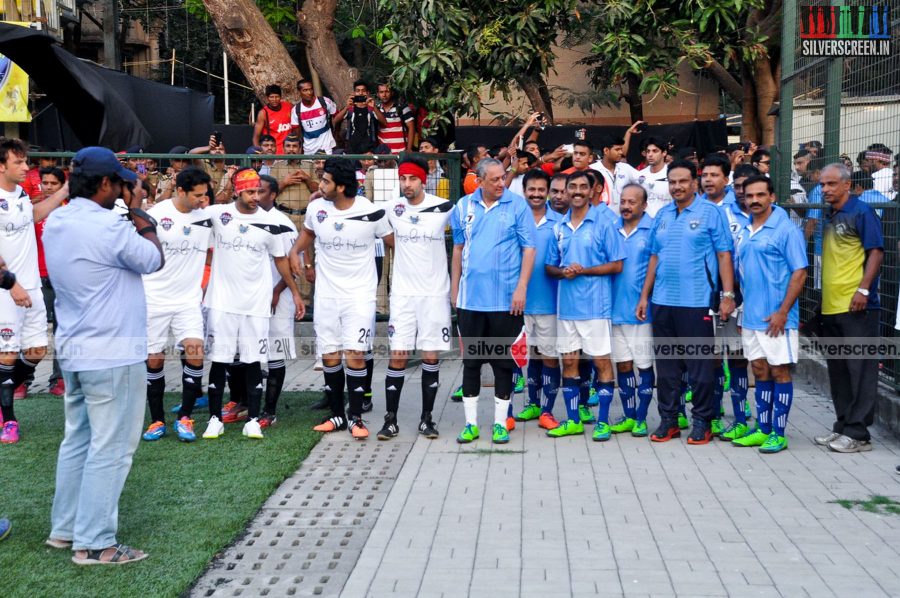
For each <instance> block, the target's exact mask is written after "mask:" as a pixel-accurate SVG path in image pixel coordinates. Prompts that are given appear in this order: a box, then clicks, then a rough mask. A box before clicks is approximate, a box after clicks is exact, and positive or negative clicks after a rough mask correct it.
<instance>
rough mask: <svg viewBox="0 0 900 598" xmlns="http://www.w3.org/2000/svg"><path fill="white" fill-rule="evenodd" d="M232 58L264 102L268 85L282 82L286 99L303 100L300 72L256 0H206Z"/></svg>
mask: <svg viewBox="0 0 900 598" xmlns="http://www.w3.org/2000/svg"><path fill="white" fill-rule="evenodd" d="M203 4H204V5H205V6H206V11H207V12H208V13H209V16H210V18H211V19H212V21H213V23H214V24H215V26H216V31H218V33H219V37H220V38H221V40H222V46H223V47H224V48H225V51H226V52H227V53H228V57H229V58H231V60H233V61H234V63H235V64H237V66H238V68H239V69H241V72H242V73H244V76H245V77H246V78H247V81H248V82H249V83H250V85H251V86H252V87H253V91H254V92H255V93H256V95H257V97H258V98H259V99H260V101H262V102H264V101H265V87H266V85H271V84H276V85H280V86H281V89H282V90H284V96H285V99H287V100H289V101H294V102H296V101H299V99H300V95H299V93H297V81H298V80H299V79H300V71H298V70H297V66H296V65H295V64H294V61H293V60H291V57H290V55H289V54H288V52H287V49H285V47H284V44H283V43H281V40H280V39H279V38H278V36H277V35H276V34H275V32H274V31H273V30H272V27H271V26H270V25H269V23H268V22H266V19H265V17H264V16H263V14H262V12H261V11H260V10H259V8H258V7H257V6H256V3H254V2H253V0H203Z"/></svg>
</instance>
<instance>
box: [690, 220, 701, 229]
mask: <svg viewBox="0 0 900 598" xmlns="http://www.w3.org/2000/svg"><path fill="white" fill-rule="evenodd" d="M688 225H689V226H690V227H691V230H694V229H695V228H697V227H698V226H700V221H699V220H691V221H690V222H689V223H688Z"/></svg>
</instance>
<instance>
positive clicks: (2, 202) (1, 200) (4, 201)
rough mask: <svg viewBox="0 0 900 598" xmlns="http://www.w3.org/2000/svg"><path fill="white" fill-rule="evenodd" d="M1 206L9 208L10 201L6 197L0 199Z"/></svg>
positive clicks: (5, 208)
mask: <svg viewBox="0 0 900 598" xmlns="http://www.w3.org/2000/svg"><path fill="white" fill-rule="evenodd" d="M0 208H3V209H4V210H9V203H7V201H6V200H5V199H0Z"/></svg>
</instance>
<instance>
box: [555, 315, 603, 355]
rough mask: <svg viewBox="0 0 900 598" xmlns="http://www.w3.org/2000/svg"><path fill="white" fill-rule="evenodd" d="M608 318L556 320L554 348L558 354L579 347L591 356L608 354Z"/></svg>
mask: <svg viewBox="0 0 900 598" xmlns="http://www.w3.org/2000/svg"><path fill="white" fill-rule="evenodd" d="M611 328H612V325H611V324H610V320H558V323H557V327H556V331H557V332H556V336H557V339H556V349H557V350H558V351H559V352H560V354H565V353H571V352H572V351H577V350H578V349H581V350H582V351H583V352H584V353H585V354H586V355H589V356H591V357H604V356H606V355H609V354H610V342H611V341H610V337H611V336H612V333H611V330H610V329H611Z"/></svg>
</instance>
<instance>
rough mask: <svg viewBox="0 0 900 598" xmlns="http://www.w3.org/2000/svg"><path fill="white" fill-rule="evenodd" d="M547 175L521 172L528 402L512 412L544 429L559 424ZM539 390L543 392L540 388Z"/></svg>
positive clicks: (551, 213)
mask: <svg viewBox="0 0 900 598" xmlns="http://www.w3.org/2000/svg"><path fill="white" fill-rule="evenodd" d="M549 184H550V176H549V175H548V174H547V173H546V172H544V171H543V170H537V169H534V170H529V171H528V172H527V173H525V176H524V178H523V182H522V186H523V189H524V190H525V199H526V201H527V202H528V207H530V208H531V216H532V218H533V219H534V225H535V228H536V232H535V252H534V269H533V271H532V273H531V278H530V279H529V281H528V298H527V300H526V301H525V335H526V338H527V339H528V346H529V348H530V351H529V356H528V371H527V377H528V404H527V405H526V406H525V409H523V410H522V411H520V412H519V413H518V414H517V415H516V419H517V420H519V421H530V420H533V419H537V420H538V425H539V426H540V427H542V428H544V429H545V430H552V429H553V428H556V427H557V426H558V425H559V422H558V421H556V418H554V417H553V404H554V403H555V402H556V394H557V392H558V391H559V383H560V371H559V354H558V353H557V351H556V292H557V286H558V284H559V283H558V281H557V280H556V279H555V278H553V277H552V276H550V275H548V274H547V271H546V269H545V268H544V262H545V261H546V256H547V250H548V248H549V247H550V245H552V244H553V243H554V241H555V239H554V236H553V227H554V225H555V224H556V223H557V222H559V221H560V220H562V216H560V215H559V214H557V213H556V212H554V211H553V210H548V209H547V193H548V188H549ZM541 391H543V393H542V392H541Z"/></svg>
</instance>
